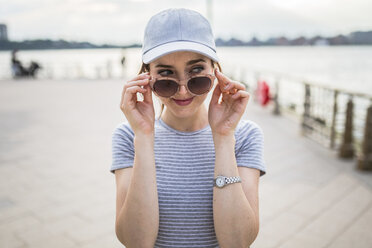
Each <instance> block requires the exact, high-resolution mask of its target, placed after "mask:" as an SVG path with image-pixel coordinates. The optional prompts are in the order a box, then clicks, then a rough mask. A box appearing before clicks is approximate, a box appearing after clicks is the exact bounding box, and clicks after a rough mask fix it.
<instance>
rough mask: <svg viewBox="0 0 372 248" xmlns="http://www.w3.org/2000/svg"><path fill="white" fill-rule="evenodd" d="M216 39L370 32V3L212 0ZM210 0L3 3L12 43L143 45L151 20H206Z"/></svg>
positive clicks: (0, 17)
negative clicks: (192, 14) (163, 14)
mask: <svg viewBox="0 0 372 248" xmlns="http://www.w3.org/2000/svg"><path fill="white" fill-rule="evenodd" d="M211 1H212V9H213V15H212V26H213V29H214V34H215V37H216V38H217V37H220V38H223V39H229V38H231V37H235V38H239V39H243V40H249V39H251V38H252V37H253V36H256V37H258V38H259V39H267V38H268V37H273V36H279V35H285V36H288V37H297V36H301V35H303V36H306V37H310V36H315V35H318V34H319V35H323V36H331V35H336V34H347V33H349V32H352V31H355V30H362V31H366V30H372V14H371V13H372V0H246V1H244V0H211ZM206 2H207V1H206V0H156V1H155V0H153V1H151V0H121V1H119V0H101V1H99V0H0V23H5V24H7V26H8V36H9V39H11V40H23V39H38V38H41V39H46V38H49V39H60V38H62V39H66V40H74V41H89V42H93V43H97V44H102V43H111V44H131V43H135V42H136V43H141V41H142V36H143V31H144V28H145V25H146V23H147V21H148V20H149V18H150V17H151V16H152V15H154V14H155V13H157V12H159V11H161V10H164V9H167V8H180V7H183V8H190V9H193V10H196V11H198V12H200V13H201V14H203V15H204V16H206V15H207V4H206Z"/></svg>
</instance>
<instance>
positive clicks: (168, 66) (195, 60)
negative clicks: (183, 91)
mask: <svg viewBox="0 0 372 248" xmlns="http://www.w3.org/2000/svg"><path fill="white" fill-rule="evenodd" d="M198 62H205V60H204V59H193V60H190V61H188V62H187V63H186V65H192V64H195V63H198ZM155 67H156V68H157V67H165V68H173V66H171V65H162V64H158V65H156V66H155Z"/></svg>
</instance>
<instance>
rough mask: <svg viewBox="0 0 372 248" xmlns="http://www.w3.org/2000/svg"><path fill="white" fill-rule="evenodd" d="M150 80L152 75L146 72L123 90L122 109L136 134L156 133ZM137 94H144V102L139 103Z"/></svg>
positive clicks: (127, 84)
mask: <svg viewBox="0 0 372 248" xmlns="http://www.w3.org/2000/svg"><path fill="white" fill-rule="evenodd" d="M149 80H150V75H149V73H148V72H145V73H142V74H140V75H138V76H136V77H134V78H133V79H132V80H130V81H128V82H127V83H126V84H125V85H124V88H123V92H122V97H121V102H120V109H121V110H122V111H123V113H124V114H125V117H126V118H127V120H128V121H129V124H130V126H131V127H132V129H133V131H134V133H135V134H153V132H154V122H155V111H154V105H153V101H152V92H151V88H150V85H149ZM141 86H143V88H142V87H141ZM137 92H139V93H142V95H143V101H138V99H137Z"/></svg>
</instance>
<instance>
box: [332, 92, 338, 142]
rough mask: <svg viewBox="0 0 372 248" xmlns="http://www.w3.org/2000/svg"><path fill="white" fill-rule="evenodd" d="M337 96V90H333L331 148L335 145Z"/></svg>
mask: <svg viewBox="0 0 372 248" xmlns="http://www.w3.org/2000/svg"><path fill="white" fill-rule="evenodd" d="M337 97H338V90H335V91H334V95H333V114H332V126H331V143H330V147H331V149H333V148H334V147H335V140H336V116H337V111H338V107H337Z"/></svg>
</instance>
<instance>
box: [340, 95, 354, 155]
mask: <svg viewBox="0 0 372 248" xmlns="http://www.w3.org/2000/svg"><path fill="white" fill-rule="evenodd" d="M353 107H354V103H353V99H352V97H351V98H350V99H349V101H348V103H347V109H346V119H345V130H344V137H343V142H342V144H341V146H340V151H339V157H340V158H352V157H353V156H354V146H353Z"/></svg>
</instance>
